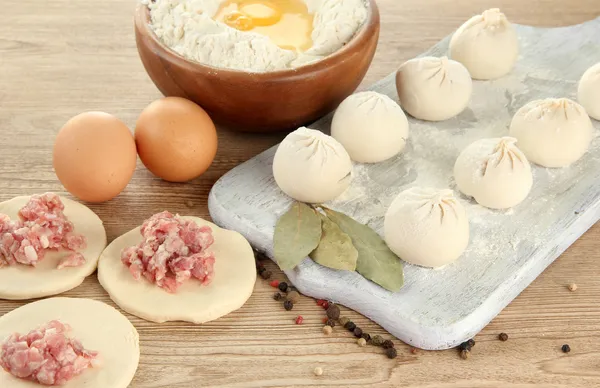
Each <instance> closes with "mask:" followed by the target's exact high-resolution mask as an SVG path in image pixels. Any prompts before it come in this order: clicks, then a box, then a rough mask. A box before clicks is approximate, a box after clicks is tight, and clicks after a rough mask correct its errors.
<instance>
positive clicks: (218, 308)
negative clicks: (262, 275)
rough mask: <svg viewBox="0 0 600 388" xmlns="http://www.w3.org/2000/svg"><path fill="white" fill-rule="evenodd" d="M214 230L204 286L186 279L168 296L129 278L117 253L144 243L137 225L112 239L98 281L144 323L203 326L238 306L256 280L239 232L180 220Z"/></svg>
mask: <svg viewBox="0 0 600 388" xmlns="http://www.w3.org/2000/svg"><path fill="white" fill-rule="evenodd" d="M182 218H184V219H188V220H192V221H194V222H196V223H197V224H198V225H200V226H204V225H208V226H210V227H211V228H212V231H213V236H214V239H215V242H214V243H213V245H211V246H210V248H209V250H210V251H212V252H214V254H215V267H214V270H215V276H214V278H213V280H212V281H211V283H210V284H208V285H206V286H203V285H201V283H200V282H199V281H197V280H195V279H189V280H187V281H186V282H185V283H184V284H183V285H182V286H181V287H180V288H179V289H178V290H177V292H176V293H169V292H167V291H165V290H163V289H162V288H160V287H158V286H157V285H156V284H154V283H150V282H149V281H148V280H146V279H145V278H144V277H142V278H141V279H140V280H136V279H134V278H133V276H132V275H131V273H130V272H129V269H128V268H127V267H126V266H125V265H123V263H122V262H121V251H122V250H123V249H124V248H127V247H130V246H133V245H137V244H139V243H140V242H141V241H142V235H141V234H140V227H137V228H135V229H133V230H132V231H130V232H127V233H125V234H124V235H122V236H121V237H119V238H117V239H116V240H114V241H113V242H112V243H111V244H110V245H109V246H108V247H106V249H105V250H104V252H102V256H101V257H100V262H99V264H98V280H100V284H101V285H102V287H104V289H105V290H106V291H107V292H108V294H109V295H110V298H111V299H112V300H113V301H114V302H115V303H116V304H118V305H119V306H120V307H121V308H122V309H123V310H125V311H127V312H128V313H130V314H133V315H136V316H138V317H140V318H143V319H145V320H147V321H152V322H157V323H162V322H167V321H187V322H193V323H204V322H208V321H212V320H214V319H217V318H220V317H222V316H224V315H227V314H229V313H230V312H232V311H234V310H237V309H238V308H240V307H242V306H243V305H244V303H246V301H247V300H248V298H250V295H251V294H252V291H253V289H254V283H255V282H256V266H255V263H254V251H253V250H252V247H251V246H250V244H249V243H248V241H246V239H245V238H244V237H242V235H241V234H239V233H237V232H233V231H230V230H225V229H221V228H219V227H218V226H216V225H214V224H212V223H210V222H208V221H205V220H203V219H201V218H198V217H182Z"/></svg>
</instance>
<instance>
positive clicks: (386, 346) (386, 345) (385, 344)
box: [381, 340, 394, 349]
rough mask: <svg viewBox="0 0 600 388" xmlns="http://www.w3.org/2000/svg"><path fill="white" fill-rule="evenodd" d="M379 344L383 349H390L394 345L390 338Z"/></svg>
mask: <svg viewBox="0 0 600 388" xmlns="http://www.w3.org/2000/svg"><path fill="white" fill-rule="evenodd" d="M381 346H383V348H384V349H391V348H393V347H394V343H393V342H392V341H390V340H385V341H383V344H381Z"/></svg>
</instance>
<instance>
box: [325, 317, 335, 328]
mask: <svg viewBox="0 0 600 388" xmlns="http://www.w3.org/2000/svg"><path fill="white" fill-rule="evenodd" d="M325 324H326V325H327V326H331V327H335V321H334V320H333V319H331V318H329V319H328V320H327V321H325Z"/></svg>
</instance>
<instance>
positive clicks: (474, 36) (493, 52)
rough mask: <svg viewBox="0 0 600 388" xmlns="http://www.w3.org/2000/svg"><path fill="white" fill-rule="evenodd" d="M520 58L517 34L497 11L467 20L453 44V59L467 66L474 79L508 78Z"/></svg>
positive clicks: (451, 47)
mask: <svg viewBox="0 0 600 388" xmlns="http://www.w3.org/2000/svg"><path fill="white" fill-rule="evenodd" d="M518 56H519V40H518V37H517V32H516V30H515V28H514V27H513V25H512V24H511V23H510V22H509V21H508V19H507V18H506V16H505V15H504V14H503V13H502V12H500V10H499V9H497V8H493V9H488V10H487V11H484V12H483V13H482V14H481V15H477V16H473V17H472V18H471V19H469V20H467V21H466V22H465V23H464V24H463V25H462V26H460V28H459V29H458V30H457V31H456V32H455V33H454V35H453V36H452V39H451V40H450V58H452V59H454V60H456V61H458V62H460V63H462V64H463V65H465V67H466V68H467V70H469V73H471V77H473V78H474V79H479V80H490V79H495V78H499V77H502V76H503V75H506V74H507V73H509V72H510V70H511V69H512V68H513V66H514V65H515V62H516V61H517V57H518Z"/></svg>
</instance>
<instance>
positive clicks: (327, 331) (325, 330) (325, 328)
mask: <svg viewBox="0 0 600 388" xmlns="http://www.w3.org/2000/svg"><path fill="white" fill-rule="evenodd" d="M323 333H324V334H325V335H329V334H331V333H333V328H332V327H331V326H323Z"/></svg>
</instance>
